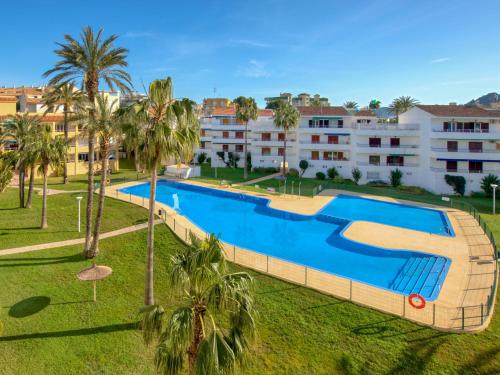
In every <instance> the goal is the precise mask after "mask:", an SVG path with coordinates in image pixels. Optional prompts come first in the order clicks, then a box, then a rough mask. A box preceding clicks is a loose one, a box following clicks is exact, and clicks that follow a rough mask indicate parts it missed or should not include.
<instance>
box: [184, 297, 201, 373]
mask: <svg viewBox="0 0 500 375" xmlns="http://www.w3.org/2000/svg"><path fill="white" fill-rule="evenodd" d="M204 315H205V308H204V307H203V306H198V305H197V306H195V307H194V335H193V341H192V342H191V345H190V346H189V349H188V359H189V374H190V375H194V374H195V370H196V358H197V357H198V349H199V347H200V343H201V342H202V341H203V338H204V334H203V316H204Z"/></svg>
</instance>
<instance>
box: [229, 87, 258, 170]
mask: <svg viewBox="0 0 500 375" xmlns="http://www.w3.org/2000/svg"><path fill="white" fill-rule="evenodd" d="M233 102H234V105H235V107H236V119H238V120H240V121H241V122H243V124H245V143H244V144H243V153H244V156H243V178H244V179H245V180H246V179H247V178H248V171H247V133H248V122H249V121H250V120H257V116H258V110H257V103H256V102H255V99H254V98H247V97H245V96H238V97H237V98H236V99H234V100H233Z"/></svg>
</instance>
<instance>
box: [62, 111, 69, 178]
mask: <svg viewBox="0 0 500 375" xmlns="http://www.w3.org/2000/svg"><path fill="white" fill-rule="evenodd" d="M68 138H69V136H68V105H67V104H64V141H65V142H66V144H68ZM63 179H64V184H67V183H68V163H67V162H66V155H65V156H64V174H63Z"/></svg>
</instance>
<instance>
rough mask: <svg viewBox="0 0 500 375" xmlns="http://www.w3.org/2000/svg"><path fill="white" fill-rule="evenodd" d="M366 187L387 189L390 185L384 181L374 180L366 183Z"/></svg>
mask: <svg viewBox="0 0 500 375" xmlns="http://www.w3.org/2000/svg"><path fill="white" fill-rule="evenodd" d="M366 186H371V187H386V186H389V184H388V183H387V182H385V181H382V180H372V181H368V182H367V183H366Z"/></svg>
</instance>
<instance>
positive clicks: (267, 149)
mask: <svg viewBox="0 0 500 375" xmlns="http://www.w3.org/2000/svg"><path fill="white" fill-rule="evenodd" d="M261 155H262V156H269V155H271V148H270V147H262V150H261Z"/></svg>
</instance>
